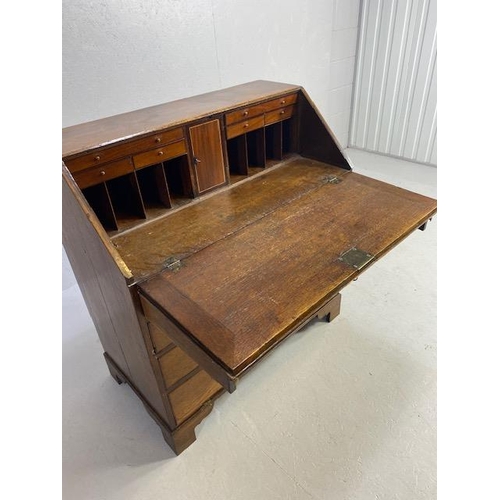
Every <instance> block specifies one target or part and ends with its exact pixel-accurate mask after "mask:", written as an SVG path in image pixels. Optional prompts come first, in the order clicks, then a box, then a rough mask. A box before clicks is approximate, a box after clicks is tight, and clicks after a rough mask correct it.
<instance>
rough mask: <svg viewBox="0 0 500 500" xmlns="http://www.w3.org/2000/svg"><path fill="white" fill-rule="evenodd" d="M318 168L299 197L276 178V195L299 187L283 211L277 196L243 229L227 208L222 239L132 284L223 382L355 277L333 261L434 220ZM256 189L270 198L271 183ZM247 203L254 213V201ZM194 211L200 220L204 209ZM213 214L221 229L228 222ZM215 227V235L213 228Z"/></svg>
mask: <svg viewBox="0 0 500 500" xmlns="http://www.w3.org/2000/svg"><path fill="white" fill-rule="evenodd" d="M298 163H300V161H299V162H298ZM318 168H320V167H318ZM323 168H324V170H323V176H322V177H321V175H318V173H319V172H318V171H316V177H314V176H313V178H309V185H307V187H306V185H305V184H304V183H303V180H304V179H303V177H302V175H303V174H302V173H299V171H298V170H296V169H294V168H288V169H287V170H284V171H283V173H282V174H281V175H280V176H278V177H276V183H277V185H279V184H280V181H279V180H278V179H280V178H281V176H282V175H283V174H284V172H285V171H286V172H288V175H291V176H292V177H293V173H295V174H296V175H297V176H298V177H299V178H300V179H301V181H300V182H299V183H297V185H296V186H295V189H298V187H299V186H300V188H301V189H299V191H296V190H294V189H292V190H290V191H287V195H288V196H290V198H289V199H288V200H287V201H285V199H284V197H285V196H286V195H285V194H284V193H283V192H282V193H281V197H280V195H277V196H276V198H279V199H280V202H279V203H276V204H275V205H274V206H273V209H272V210H268V211H265V212H260V214H261V216H257V214H255V213H254V214H253V216H252V217H249V219H248V223H247V224H242V221H243V218H244V215H243V214H244V213H245V211H243V214H242V213H239V203H236V202H235V203H234V207H235V212H236V213H237V214H238V213H239V215H238V217H237V219H238V223H237V224H235V226H232V227H231V230H230V231H229V228H230V226H226V225H225V224H223V225H222V227H223V228H224V230H227V231H228V236H226V237H222V238H221V237H219V238H213V237H212V242H211V244H206V245H205V246H204V248H200V249H199V250H197V251H193V249H192V248H191V251H190V252H188V253H187V254H186V255H185V257H184V259H182V267H181V268H180V270H178V271H176V272H174V271H171V270H165V271H163V272H162V273H160V274H158V275H157V276H155V277H153V278H151V279H149V280H148V281H146V282H144V283H142V284H140V288H141V293H143V294H144V295H145V296H146V297H148V298H149V299H150V300H151V301H152V302H153V303H154V304H155V305H156V306H157V307H158V308H159V309H160V310H162V311H165V312H168V314H169V315H170V316H171V317H173V318H174V319H175V320H176V321H178V323H179V324H181V325H182V326H183V327H184V328H185V330H186V331H189V332H190V336H191V338H192V339H193V341H194V342H196V343H197V344H198V345H201V346H203V348H204V349H205V351H206V352H208V353H209V355H210V356H212V358H213V359H214V360H216V361H217V362H218V363H219V364H220V365H221V366H222V367H223V368H224V369H225V370H226V371H227V372H228V373H230V374H231V375H233V376H234V375H236V376H237V375H238V374H239V373H241V372H242V371H243V370H244V369H245V368H246V367H247V366H249V365H250V364H251V363H252V362H253V361H254V360H255V359H256V358H258V357H259V356H261V355H262V353H264V352H266V351H267V350H269V349H270V348H271V347H272V346H273V345H275V344H276V343H277V342H279V341H280V340H281V339H282V338H283V337H284V336H286V335H287V333H289V332H291V331H293V329H294V327H295V326H296V325H299V324H300V323H301V322H302V321H303V320H304V319H305V318H307V317H308V316H310V315H311V314H312V313H313V312H314V311H315V310H316V309H317V308H318V307H320V306H321V304H322V303H323V302H324V301H325V299H327V298H331V297H333V296H334V295H335V294H336V293H338V291H339V290H340V289H341V288H342V287H343V286H345V285H346V284H347V283H349V282H350V281H352V280H353V279H354V278H355V277H356V276H357V275H358V274H359V270H357V269H356V268H354V267H352V266H350V265H348V264H347V263H345V262H343V261H341V260H339V257H340V256H341V255H342V254H343V253H344V252H346V251H347V250H349V249H350V248H352V247H357V248H358V249H361V250H363V251H365V252H368V253H370V254H372V255H373V256H375V258H374V260H376V259H377V258H378V257H380V256H381V255H383V254H385V253H386V252H387V251H388V250H389V249H391V248H392V247H393V246H394V245H396V244H397V243H398V242H399V241H401V240H402V239H403V238H404V237H406V236H407V235H408V234H410V233H411V232H412V231H413V230H415V229H416V228H418V227H419V226H420V225H421V224H422V223H423V222H425V221H426V220H427V219H428V218H429V217H431V216H432V215H433V214H434V213H435V211H436V201H435V200H433V199H430V198H427V197H425V196H421V195H418V194H415V193H412V192H409V191H406V190H404V189H401V188H398V187H395V186H392V185H389V184H386V183H383V182H380V181H377V180H374V179H370V178H368V177H365V176H362V175H359V174H356V173H353V172H347V171H345V170H342V171H340V170H339V172H340V174H339V177H338V179H339V180H340V182H338V183H331V182H326V181H325V178H326V177H325V174H326V173H327V172H329V173H331V172H332V170H331V167H327V166H326V165H325V166H324V167H323ZM320 169H321V168H320ZM302 171H307V169H306V168H303V169H302V170H301V172H302ZM265 179H266V181H265V182H268V183H269V184H270V186H268V187H270V188H271V189H270V191H271V192H274V193H275V195H276V190H274V189H273V185H274V184H273V177H272V176H269V177H267V178H265ZM321 179H322V180H321ZM252 184H253V182H252V181H250V182H249V183H248V186H250V185H252ZM291 184H292V185H293V182H292V183H291ZM242 187H243V186H242ZM233 191H234V190H233ZM277 191H278V193H279V189H278V190H277ZM253 193H254V198H256V200H255V204H256V206H259V207H262V200H260V195H261V192H260V191H259V190H257V189H254V190H253ZM262 195H263V197H264V198H265V197H266V190H263V192H262ZM227 196H231V194H230V191H228V194H227ZM276 198H275V200H276ZM238 199H241V198H240V197H238ZM207 201H208V200H207ZM212 203H216V200H215V198H214V199H213V201H212ZM264 204H265V203H264ZM250 206H252V205H250ZM203 207H205V210H204V209H203ZM199 210H201V211H203V213H205V214H207V213H208V212H209V211H208V210H207V209H206V206H205V205H204V203H201V204H200V205H199ZM215 213H218V214H220V213H221V212H218V211H217V212H215ZM222 213H223V214H224V215H223V216H222V217H223V219H224V220H226V221H227V220H234V219H231V218H230V217H229V214H228V213H227V212H225V213H224V212H222ZM203 220H204V223H207V219H203ZM208 225H209V226H210V224H208ZM215 227H216V228H217V230H218V231H220V234H223V232H224V230H222V231H221V225H220V222H219V221H217V222H216V223H215ZM189 232H190V231H189V230H188V231H185V232H183V233H184V234H188V233H189ZM170 238H173V239H175V234H172V233H170ZM129 265H130V264H129ZM132 267H133V266H132Z"/></svg>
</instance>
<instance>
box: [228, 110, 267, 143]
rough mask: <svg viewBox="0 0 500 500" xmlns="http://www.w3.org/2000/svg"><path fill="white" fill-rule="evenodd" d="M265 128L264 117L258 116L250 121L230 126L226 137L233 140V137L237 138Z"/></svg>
mask: <svg viewBox="0 0 500 500" xmlns="http://www.w3.org/2000/svg"><path fill="white" fill-rule="evenodd" d="M263 126H264V115H260V116H256V117H255V118H250V119H249V120H245V121H242V122H239V123H235V124H234V125H230V126H229V127H227V129H226V136H227V138H228V139H232V138H233V137H237V136H239V135H241V134H246V133H247V132H251V131H252V130H256V129H258V128H262V127H263Z"/></svg>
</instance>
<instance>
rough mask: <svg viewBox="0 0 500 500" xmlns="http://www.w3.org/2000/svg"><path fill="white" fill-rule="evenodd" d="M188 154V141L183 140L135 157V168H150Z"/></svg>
mask: <svg viewBox="0 0 500 500" xmlns="http://www.w3.org/2000/svg"><path fill="white" fill-rule="evenodd" d="M186 153H187V149H186V141H184V139H182V140H180V141H177V142H173V143H172V144H168V145H166V146H163V147H161V148H156V149H153V150H152V151H147V152H146V153H141V154H138V155H134V166H135V168H137V169H139V168H143V167H148V166H149V165H155V164H156V163H161V162H162V161H165V160H169V159H170V158H175V157H177V156H181V155H183V154H186Z"/></svg>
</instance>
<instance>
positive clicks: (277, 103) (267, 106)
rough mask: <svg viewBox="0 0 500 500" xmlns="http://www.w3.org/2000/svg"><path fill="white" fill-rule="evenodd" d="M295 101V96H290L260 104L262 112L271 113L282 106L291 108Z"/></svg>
mask: <svg viewBox="0 0 500 500" xmlns="http://www.w3.org/2000/svg"><path fill="white" fill-rule="evenodd" d="M296 101H297V94H290V95H286V96H283V97H278V98H277V99H273V100H272V101H267V102H265V103H263V104H262V107H263V110H264V111H266V112H267V111H271V110H273V109H280V108H283V107H284V106H291V105H292V104H295V102H296Z"/></svg>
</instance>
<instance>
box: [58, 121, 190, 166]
mask: <svg viewBox="0 0 500 500" xmlns="http://www.w3.org/2000/svg"><path fill="white" fill-rule="evenodd" d="M183 138H184V132H183V130H182V127H179V128H174V129H172V130H167V131H165V132H158V133H157V134H152V135H148V136H147V137H142V138H140V139H136V140H133V141H129V142H125V143H123V144H119V145H117V146H112V147H109V148H104V149H101V150H99V151H97V152H94V153H90V154H87V155H83V156H80V157H78V158H74V159H73V160H66V161H65V163H66V166H67V167H68V169H69V171H70V172H71V173H74V172H78V171H80V170H85V169H87V168H90V167H94V166H96V165H103V164H105V163H108V162H110V161H112V160H116V159H118V158H123V157H125V156H129V155H132V154H134V153H139V152H141V151H146V150H148V149H151V148H157V147H158V146H161V145H163V144H169V143H171V142H174V141H179V140H181V139H183Z"/></svg>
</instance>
